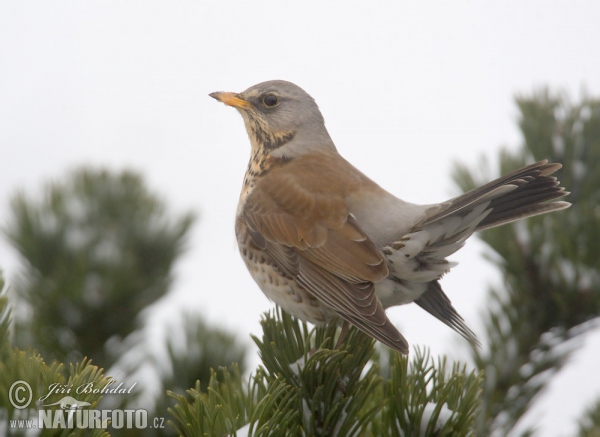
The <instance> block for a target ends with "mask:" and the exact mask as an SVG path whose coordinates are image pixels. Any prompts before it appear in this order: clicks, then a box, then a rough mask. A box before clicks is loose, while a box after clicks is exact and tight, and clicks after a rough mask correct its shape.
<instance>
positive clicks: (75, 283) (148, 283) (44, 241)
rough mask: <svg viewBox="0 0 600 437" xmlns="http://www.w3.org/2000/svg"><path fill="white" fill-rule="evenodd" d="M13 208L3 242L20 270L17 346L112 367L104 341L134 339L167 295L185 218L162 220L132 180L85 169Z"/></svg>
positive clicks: (159, 206) (138, 181)
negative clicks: (22, 312) (141, 318)
mask: <svg viewBox="0 0 600 437" xmlns="http://www.w3.org/2000/svg"><path fill="white" fill-rule="evenodd" d="M11 206H12V212H13V217H12V220H11V222H10V224H9V226H8V229H7V235H8V237H9V239H10V241H11V242H12V244H13V245H14V246H15V247H16V248H17V250H18V251H19V252H20V254H21V256H22V258H23V260H24V261H25V266H24V270H23V272H22V274H21V277H20V278H19V280H17V281H14V283H13V291H14V293H15V294H16V295H17V296H18V298H19V299H20V300H21V301H24V303H26V304H27V306H28V308H29V310H30V315H29V317H28V319H27V321H26V323H23V324H21V323H19V324H18V326H17V333H16V334H17V342H18V344H19V345H21V346H25V347H27V346H31V345H33V346H35V347H36V348H37V349H38V350H39V351H40V352H41V353H42V355H44V356H45V357H46V358H50V359H58V360H60V361H63V360H67V361H75V360H80V359H81V358H83V357H84V356H87V357H90V358H91V359H93V360H94V362H98V363H102V364H103V365H105V366H109V365H111V364H112V362H113V359H114V357H111V356H110V355H107V353H106V349H105V348H106V343H107V341H108V340H109V339H115V340H117V343H118V341H119V340H121V339H123V338H125V337H126V336H127V335H128V334H130V333H131V332H133V331H134V329H135V328H136V323H137V316H138V314H139V313H140V312H141V310H142V309H144V308H146V307H147V306H148V305H150V304H152V303H153V302H156V300H157V299H159V298H160V297H162V296H164V295H165V293H166V292H167V291H168V289H169V285H170V282H171V270H172V267H173V264H174V262H175V260H176V259H177V257H178V256H179V255H180V253H181V252H182V250H183V243H184V241H185V237H186V235H187V233H188V230H189V229H190V226H191V224H192V222H193V215H192V214H190V213H188V214H185V215H183V216H181V217H178V218H176V219H175V220H172V219H170V218H169V217H168V216H167V214H166V210H165V205H164V204H163V203H162V201H160V200H159V199H158V198H156V196H154V195H152V194H151V193H149V192H148V190H147V189H146V188H145V186H144V183H143V180H142V178H141V177H140V176H139V175H138V174H136V173H133V172H130V171H124V172H122V173H120V174H115V173H111V172H109V171H106V170H92V169H81V170H77V171H75V172H73V173H72V174H70V175H69V176H68V177H67V178H66V180H65V181H64V182H55V183H51V184H48V185H47V186H46V188H45V191H44V193H43V198H42V199H39V200H36V199H32V198H30V197H28V196H26V195H25V194H24V193H19V194H18V195H16V196H15V197H14V198H13V199H12V202H11ZM19 321H20V320H19Z"/></svg>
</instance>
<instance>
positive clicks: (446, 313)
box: [415, 281, 481, 346]
mask: <svg viewBox="0 0 600 437" xmlns="http://www.w3.org/2000/svg"><path fill="white" fill-rule="evenodd" d="M415 303H416V304H417V305H419V306H420V307H421V308H423V309H424V310H425V311H427V312H428V313H429V314H431V315H432V316H434V317H436V318H437V319H439V320H441V321H442V322H444V323H445V324H446V325H448V326H449V327H450V328H452V329H453V330H455V331H456V332H458V333H459V334H460V335H462V336H463V337H464V338H466V339H467V340H469V341H470V342H471V343H473V344H476V345H477V346H481V343H479V340H477V336H476V335H475V334H474V333H473V331H471V329H469V327H468V326H467V324H466V323H465V320H464V319H463V318H462V317H461V316H460V314H458V311H456V309H454V307H453V306H452V302H450V299H449V298H448V296H446V293H444V290H442V287H441V286H440V283H439V282H438V281H431V282H430V283H429V284H428V287H427V291H425V293H423V294H422V295H421V297H419V298H418V299H417V300H415Z"/></svg>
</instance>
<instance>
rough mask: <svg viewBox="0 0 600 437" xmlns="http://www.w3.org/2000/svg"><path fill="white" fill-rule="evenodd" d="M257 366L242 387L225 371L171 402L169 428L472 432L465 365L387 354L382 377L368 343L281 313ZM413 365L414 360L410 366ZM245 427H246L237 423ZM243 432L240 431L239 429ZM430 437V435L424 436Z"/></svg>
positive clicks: (268, 326) (473, 384)
mask: <svg viewBox="0 0 600 437" xmlns="http://www.w3.org/2000/svg"><path fill="white" fill-rule="evenodd" d="M261 324H262V327H263V336H262V338H260V339H259V338H254V341H255V342H256V344H257V345H258V347H259V354H260V356H261V359H262V360H263V366H260V367H259V368H258V369H257V371H256V372H255V374H254V375H253V376H251V377H250V380H249V382H248V384H247V385H244V384H243V383H242V381H241V378H240V376H239V373H234V374H233V376H231V375H230V374H229V372H227V370H226V369H222V372H223V376H224V379H225V380H224V382H222V383H218V381H217V378H216V373H213V376H212V377H211V379H210V382H209V388H208V390H207V391H206V392H201V391H200V384H199V382H198V383H196V388H195V389H192V390H188V395H189V396H190V397H191V401H190V402H188V401H187V400H186V398H185V397H184V396H181V395H174V394H172V393H171V394H170V395H171V396H173V397H175V399H176V400H177V402H178V403H177V405H176V406H175V408H173V409H172V410H170V412H171V414H172V416H173V418H174V419H173V420H172V421H171V422H170V424H171V426H173V428H174V429H176V430H177V432H178V433H180V434H181V435H185V436H197V435H203V436H204V435H206V436H212V435H215V436H217V435H218V436H222V435H238V431H239V433H240V434H239V435H252V436H267V435H315V436H358V435H398V436H400V435H415V433H416V435H455V436H466V435H471V434H472V432H471V430H472V425H473V421H474V419H475V416H476V412H477V407H478V402H479V400H478V393H479V391H480V378H479V377H478V376H477V375H476V374H475V373H474V372H471V373H467V371H466V368H465V366H464V365H458V364H455V365H454V366H452V368H451V369H448V366H447V364H446V360H445V359H444V358H441V359H440V360H438V362H437V363H436V362H434V360H433V359H432V358H431V357H430V356H429V355H428V353H426V352H420V351H418V352H417V354H416V357H415V358H414V359H413V360H412V361H409V360H408V359H407V358H405V357H402V356H400V355H398V354H396V353H392V354H391V356H390V358H389V360H388V361H387V363H386V368H387V372H386V373H389V374H390V375H391V376H390V378H389V379H388V378H384V377H383V376H382V375H381V372H380V368H379V365H378V363H377V362H374V361H373V359H374V358H376V356H375V354H374V350H375V349H374V341H373V340H372V339H371V338H370V337H369V336H367V335H366V334H364V333H362V332H361V331H359V330H358V329H355V328H351V329H350V330H349V331H348V335H347V338H346V342H345V344H343V345H342V346H341V347H340V350H333V349H332V347H333V345H334V344H335V341H336V340H337V335H338V333H337V329H336V327H335V326H329V327H326V328H320V327H317V328H313V329H309V328H308V326H307V325H306V324H305V323H300V322H298V321H297V320H296V319H294V318H293V317H291V316H290V315H288V314H287V313H285V312H283V311H281V310H279V309H278V310H277V311H276V312H275V313H267V314H265V316H264V318H263V320H262V322H261ZM409 363H410V364H409ZM243 425H245V426H243ZM242 428H243V431H242ZM423 433H426V434H423Z"/></svg>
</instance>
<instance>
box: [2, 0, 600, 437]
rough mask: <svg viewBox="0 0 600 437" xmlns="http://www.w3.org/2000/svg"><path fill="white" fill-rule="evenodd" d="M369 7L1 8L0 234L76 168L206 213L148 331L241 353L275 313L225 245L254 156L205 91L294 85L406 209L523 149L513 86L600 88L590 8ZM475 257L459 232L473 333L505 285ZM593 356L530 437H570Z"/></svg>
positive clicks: (430, 334) (352, 156) (446, 347)
mask: <svg viewBox="0 0 600 437" xmlns="http://www.w3.org/2000/svg"><path fill="white" fill-rule="evenodd" d="M366 3H367V2H364V4H363V2H351V1H343V2H342V1H331V2H319V1H303V2H296V3H294V4H290V3H284V2H277V1H268V2H264V1H251V2H250V1H218V2H199V1H178V2H157V1H153V2H151V1H128V2H121V1H102V2H99V1H95V2H92V1H90V2H79V1H64V0H61V1H37V2H31V1H18V2H10V1H4V0H0V151H1V152H2V155H1V157H2V160H1V162H2V167H1V170H0V222H2V224H4V223H5V222H6V219H7V216H8V199H9V197H10V195H11V194H13V193H14V192H15V190H16V189H17V188H23V189H26V190H27V191H33V192H36V191H39V188H40V186H41V184H42V183H43V182H44V181H47V180H49V179H54V178H60V177H62V176H63V175H64V174H65V172H66V171H67V170H69V169H72V168H75V167H77V166H80V165H93V166H106V167H108V168H111V169H114V170H118V169H124V168H132V169H135V170H138V171H140V172H142V173H143V174H144V176H145V177H146V179H147V182H148V185H149V187H150V189H151V190H152V191H155V192H158V193H159V194H160V195H161V196H163V197H164V198H165V199H167V200H168V203H169V205H170V207H171V210H172V211H173V212H183V211H186V210H189V209H193V210H196V211H199V213H200V221H199V223H198V224H197V226H196V227H195V228H194V230H193V233H192V238H191V239H190V245H189V251H188V252H187V254H186V255H185V256H184V258H183V259H182V261H181V262H180V263H179V264H178V266H177V271H176V282H175V286H174V290H173V294H172V295H171V296H170V297H169V299H167V302H166V303H163V304H162V305H161V306H160V309H159V310H157V311H155V312H154V313H153V320H155V326H163V324H164V322H165V320H167V319H169V318H179V316H178V315H177V314H178V312H179V311H182V310H183V309H186V310H190V311H197V312H198V313H201V314H202V315H203V316H205V317H206V318H208V320H209V321H211V322H213V323H219V324H221V325H222V326H225V327H228V328H229V329H231V330H232V331H235V332H236V333H237V334H239V335H240V336H242V337H243V338H245V339H247V343H248V344H249V345H250V344H251V343H250V339H249V333H250V332H252V333H255V334H257V333H260V332H261V331H260V327H259V324H258V320H259V318H260V315H261V313H262V312H263V311H265V310H267V309H269V308H271V307H272V304H271V303H270V302H268V301H267V299H266V298H265V297H264V296H263V294H262V293H261V292H260V290H259V289H258V287H257V286H256V285H255V284H254V282H253V281H252V279H251V278H250V276H249V274H248V273H247V272H246V269H245V267H244V265H243V263H242V261H241V259H240V257H239V255H238V252H237V248H236V245H235V238H234V233H233V223H234V214H235V208H236V205H237V199H238V194H239V190H240V187H241V182H242V177H243V174H244V171H245V168H246V164H247V161H248V157H249V143H248V140H247V136H246V132H245V130H244V127H243V123H242V120H241V117H240V116H239V115H238V114H237V113H236V111H235V110H233V109H232V108H227V107H225V106H224V105H222V104H218V103H217V102H215V101H214V100H213V99H211V98H209V97H208V93H210V92H212V91H220V90H225V91H242V90H244V89H246V88H247V87H249V86H251V85H253V84H255V83H258V82H262V81H265V80H270V79H285V80H289V81H292V82H295V83H297V84H298V85H300V86H301V87H303V88H304V89H305V90H307V91H308V92H309V93H310V94H311V95H312V96H313V97H314V98H315V99H316V100H317V103H318V104H319V106H320V108H321V111H322V112H323V114H324V116H325V120H326V123H327V127H328V129H329V132H330V134H331V136H332V137H333V139H334V141H335V142H336V144H337V146H338V149H339V151H340V152H341V153H342V154H343V155H344V156H345V157H346V158H347V159H348V160H349V161H350V162H352V163H353V164H355V165H356V166H357V167H358V168H360V169H361V170H363V171H364V172H365V173H366V174H367V175H369V176H370V177H371V178H373V179H374V180H375V181H377V182H378V183H379V184H380V185H382V186H383V187H385V188H386V189H388V190H389V191H391V192H393V193H394V194H396V195H398V196H399V197H401V198H403V199H405V200H408V201H412V202H416V203H433V202H439V201H443V200H446V199H447V198H449V197H450V196H453V195H456V194H457V190H456V188H455V187H454V186H453V185H452V183H451V181H450V170H451V167H452V162H453V161H461V162H466V163H468V164H471V165H474V164H475V163H476V162H477V159H478V157H479V156H480V155H482V154H485V155H486V156H488V157H489V158H491V159H492V160H493V162H495V157H496V156H497V153H498V149H499V147H500V146H502V145H507V146H509V147H513V148H515V147H517V146H518V145H519V144H520V142H521V138H520V136H519V132H518V130H517V126H516V116H517V110H516V107H515V105H514V103H513V102H514V100H513V97H514V95H515V94H516V93H530V92H531V91H532V90H534V89H536V88H538V87H540V86H543V85H549V86H551V87H552V88H554V89H556V88H561V89H563V90H566V91H567V92H569V93H570V95H571V96H572V97H573V98H574V99H577V98H579V97H580V96H581V93H582V90H587V92H588V93H589V94H592V95H595V96H599V95H600V26H599V25H598V17H600V3H598V2H592V1H569V2H566V1H564V2H557V1H554V2H548V1H529V2H522V1H505V2H501V3H500V2H498V3H494V4H492V3H490V2H485V3H484V2H479V3H477V2H473V1H453V2H444V1H435V2H421V4H416V2H414V3H408V2H385V3H384V2H369V4H368V5H367V4H366ZM567 188H568V187H567ZM483 250H484V247H483V245H482V244H481V243H479V242H478V241H476V239H472V240H471V241H470V242H469V243H468V244H467V246H466V247H465V248H464V249H463V250H462V251H461V252H460V253H458V254H457V255H455V256H454V257H453V259H454V260H457V261H459V262H460V265H459V266H458V267H457V268H455V269H454V270H453V272H452V273H451V274H449V275H448V276H446V277H445V278H444V280H443V281H442V285H443V287H444V289H445V290H446V292H447V294H448V295H449V296H450V298H451V299H452V301H453V303H455V306H456V307H457V308H458V310H459V311H460V312H461V313H462V314H463V316H464V317H465V318H466V319H467V322H468V324H469V325H470V326H471V327H472V328H473V329H474V331H475V332H480V333H483V332H482V327H481V324H480V322H479V312H480V311H481V310H482V308H483V307H484V305H485V301H484V297H485V295H486V291H487V285H488V284H490V283H497V282H498V281H499V275H498V274H497V273H496V272H495V271H494V270H493V269H492V268H491V267H490V266H489V265H488V264H487V263H486V262H485V261H483V260H482V259H481V253H482V251H483ZM0 266H2V268H3V269H4V270H5V271H6V273H7V276H8V277H10V276H11V275H12V274H14V272H15V271H16V269H17V267H18V258H17V256H16V254H15V252H14V251H13V250H12V249H11V248H10V247H9V246H8V244H7V243H6V242H5V241H2V242H0ZM389 314H390V318H391V319H392V321H393V322H394V323H396V324H397V326H398V327H399V328H401V330H402V332H403V333H404V335H405V336H406V338H407V339H408V340H409V342H410V343H411V345H419V344H421V345H427V346H429V347H430V348H431V350H432V352H433V353H434V354H440V353H447V354H450V355H451V356H452V357H454V358H461V357H464V354H463V352H464V350H463V349H461V347H460V346H458V345H459V344H460V342H459V340H458V339H457V337H458V336H457V335H456V334H454V333H453V332H452V331H451V330H450V329H448V328H447V327H445V326H444V325H442V324H441V323H439V322H437V321H436V320H435V319H434V318H433V317H431V316H429V315H428V314H427V313H425V312H424V311H423V310H421V309H420V308H418V307H417V306H415V305H411V306H408V307H404V308H395V309H392V310H390V311H389ZM157 329H158V328H157ZM252 350H253V352H252V354H251V355H252V362H251V367H252V368H253V367H255V365H256V364H257V362H258V359H257V357H256V353H255V352H254V349H252ZM598 350H600V333H598V332H596V333H594V334H592V335H590V336H588V337H586V339H585V346H584V348H583V349H582V350H581V351H579V352H578V353H577V354H575V355H574V358H573V360H572V362H571V363H570V365H569V366H568V367H567V368H566V369H565V370H563V372H562V373H561V374H560V376H559V377H557V378H555V380H554V381H553V382H552V384H551V386H550V389H549V390H548V391H547V392H545V393H544V395H543V399H541V401H540V402H539V403H538V404H537V407H536V408H534V409H533V410H532V411H530V412H529V414H528V416H527V420H526V423H527V424H538V426H539V429H540V433H539V435H544V436H546V435H549V436H563V435H569V434H572V433H573V432H574V429H575V418H576V417H579V415H580V414H581V412H582V409H583V407H584V406H585V405H589V404H590V402H591V401H592V400H593V399H595V397H596V396H598V395H600V377H599V376H598V373H597V351H598Z"/></svg>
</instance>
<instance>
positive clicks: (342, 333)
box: [334, 320, 350, 350]
mask: <svg viewBox="0 0 600 437" xmlns="http://www.w3.org/2000/svg"><path fill="white" fill-rule="evenodd" d="M348 329H350V323H348V322H346V321H345V320H344V322H343V323H342V330H341V331H340V335H339V337H338V340H337V343H336V344H335V348H334V349H337V350H339V349H340V346H341V345H342V344H344V340H346V337H347V336H348Z"/></svg>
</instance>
